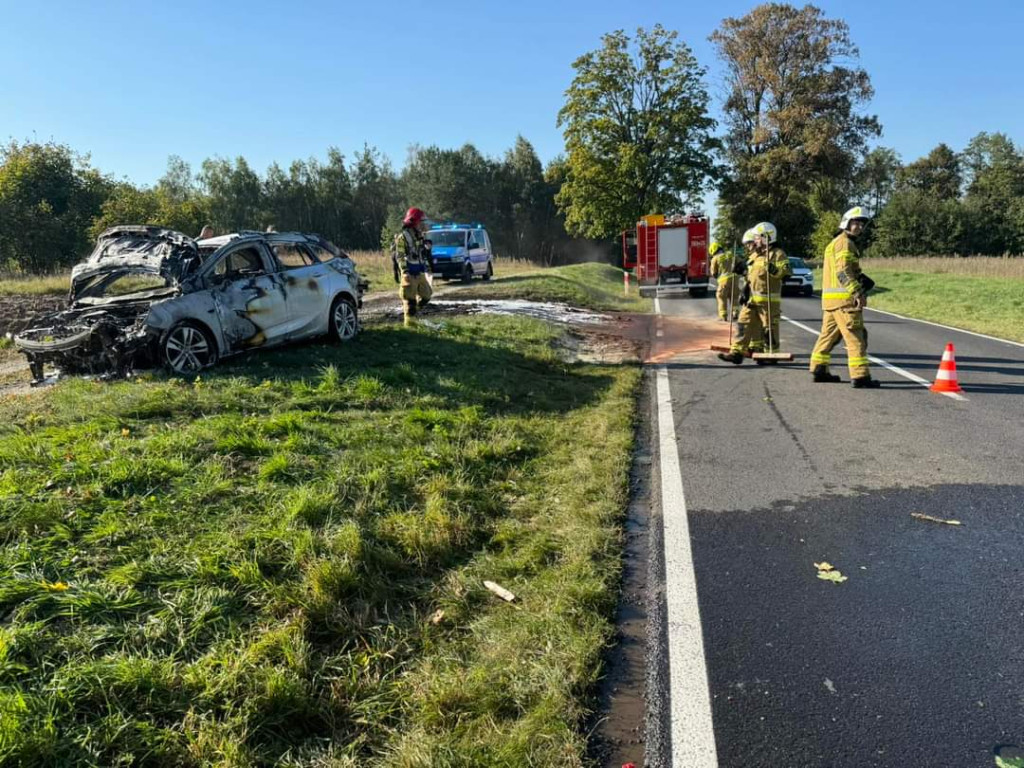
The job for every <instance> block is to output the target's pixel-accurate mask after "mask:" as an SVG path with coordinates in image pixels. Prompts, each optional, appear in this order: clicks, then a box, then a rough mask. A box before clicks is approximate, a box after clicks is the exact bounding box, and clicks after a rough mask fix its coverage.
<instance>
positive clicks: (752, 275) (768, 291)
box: [747, 247, 793, 304]
mask: <svg viewBox="0 0 1024 768" xmlns="http://www.w3.org/2000/svg"><path fill="white" fill-rule="evenodd" d="M769 263H771V264H774V265H775V269H776V271H775V274H774V275H771V274H769V272H768V264H769ZM792 271H793V270H792V269H791V268H790V266H789V257H788V256H786V252H785V251H783V250H782V249H781V248H779V247H775V248H770V249H769V250H768V252H767V253H761V252H760V251H758V252H757V253H755V254H754V257H753V258H752V259H751V260H750V266H749V267H747V284H748V285H749V286H750V301H751V303H753V304H765V303H767V302H768V301H769V300H770V301H772V302H780V301H782V280H783V278H785V277H786V275H788V274H791V273H792Z"/></svg>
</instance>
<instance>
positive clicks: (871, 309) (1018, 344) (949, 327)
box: [865, 307, 1024, 347]
mask: <svg viewBox="0 0 1024 768" xmlns="http://www.w3.org/2000/svg"><path fill="white" fill-rule="evenodd" d="M865 309H867V311H868V312H878V313H879V314H882V315H889V317H898V318H899V319H900V320H907V321H909V322H911V323H924V324H925V325H934V326H935V327H936V328H945V329H946V330H947V331H956V332H957V333H966V334H967V335H968V336H977V337H979V338H982V339H988V340H989V341H999V342H1002V343H1003V344H1012V345H1013V346H1015V347H1024V344H1022V343H1021V342H1019V341H1010V340H1009V339H1001V338H999V337H998V336H989V335H988V334H987V333H978V332H977V331H968V330H967V329H965V328H957V327H956V326H955V325H943V324H942V323H933V322H932V321H931V320H921V319H920V318H917V317H907V316H906V315H897V314H896V313H895V312H887V311H886V310H884V309H875V308H874V307H865Z"/></svg>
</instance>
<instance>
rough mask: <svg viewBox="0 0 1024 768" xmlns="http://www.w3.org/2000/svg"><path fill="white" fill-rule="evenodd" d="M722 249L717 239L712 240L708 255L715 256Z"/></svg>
mask: <svg viewBox="0 0 1024 768" xmlns="http://www.w3.org/2000/svg"><path fill="white" fill-rule="evenodd" d="M720 250H722V246H721V244H720V243H719V242H718V241H717V240H712V241H711V245H709V246H708V256H714V255H715V254H716V253H718V252H719V251H720Z"/></svg>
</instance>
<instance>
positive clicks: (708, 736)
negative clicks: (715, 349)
mask: <svg viewBox="0 0 1024 768" xmlns="http://www.w3.org/2000/svg"><path fill="white" fill-rule="evenodd" d="M654 311H655V312H656V313H658V315H659V316H660V315H661V302H660V301H658V298H657V297H655V299H654ZM659 322H660V317H659ZM657 402H658V455H659V456H660V459H661V462H660V465H661V516H662V527H663V529H664V539H665V609H666V623H667V624H668V667H669V699H670V709H669V713H670V716H671V721H672V722H671V740H672V747H671V752H672V754H671V755H670V756H669V757H670V761H671V762H670V765H671V766H672V768H717V766H718V753H717V752H716V750H715V729H714V725H713V723H712V720H711V689H710V687H709V686H708V670H707V665H706V663H705V660H704V635H703V633H702V631H701V624H700V606H699V604H698V602H697V574H696V573H695V572H694V569H693V553H692V551H691V549H690V521H689V519H688V518H687V512H686V496H685V495H684V494H683V476H682V473H681V472H680V470H679V445H678V443H677V442H676V421H675V415H674V413H673V411H672V394H671V392H670V390H669V386H668V368H666V367H665V366H664V365H659V366H658V369H657Z"/></svg>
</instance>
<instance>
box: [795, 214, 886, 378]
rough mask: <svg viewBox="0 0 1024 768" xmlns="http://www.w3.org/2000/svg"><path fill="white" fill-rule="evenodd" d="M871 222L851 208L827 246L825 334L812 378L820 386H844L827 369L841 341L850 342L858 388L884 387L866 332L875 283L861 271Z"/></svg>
mask: <svg viewBox="0 0 1024 768" xmlns="http://www.w3.org/2000/svg"><path fill="white" fill-rule="evenodd" d="M868 220H869V217H868V215H867V213H865V211H864V209H863V208H861V207H860V206H858V207H856V208H851V209H850V210H848V211H847V212H846V213H844V214H843V218H842V219H841V220H840V222H839V229H840V232H839V234H838V235H837V236H836V238H835V240H833V241H832V242H831V243H829V244H828V245H827V246H826V247H825V259H824V264H823V265H822V288H821V308H822V316H821V333H820V334H819V335H818V342H817V343H816V344H815V345H814V350H813V351H812V352H811V374H812V375H813V378H814V381H815V382H817V383H820V384H832V383H837V382H839V381H841V379H840V378H839V377H838V376H836V375H835V374H834V373H829V370H828V366H829V363H830V362H831V360H832V349H833V347H835V346H836V344H838V343H839V340H840V338H841V339H842V340H843V341H845V342H846V362H847V365H848V366H849V368H850V383H851V384H853V387H854V389H875V388H876V387H880V386H881V382H879V381H878V380H877V379H872V378H871V371H870V369H869V368H868V332H867V329H866V328H865V327H864V307H866V306H867V303H868V299H867V294H868V291H869V290H870V289H871V287H872V286H874V282H873V281H872V280H871V279H870V278H868V277H867V275H865V274H864V273H863V272H861V271H860V248H859V247H858V246H857V240H858V238H859V237H860V236H861V234H862V233H863V231H864V228H865V227H866V226H867V223H868Z"/></svg>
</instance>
